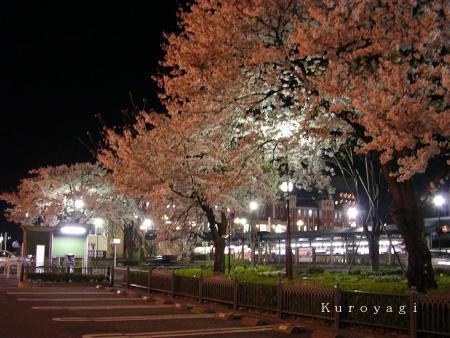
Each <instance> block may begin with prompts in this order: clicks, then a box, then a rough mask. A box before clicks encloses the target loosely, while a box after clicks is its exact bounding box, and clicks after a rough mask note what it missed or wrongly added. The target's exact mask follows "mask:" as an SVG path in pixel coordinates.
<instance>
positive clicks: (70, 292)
mask: <svg viewBox="0 0 450 338" xmlns="http://www.w3.org/2000/svg"><path fill="white" fill-rule="evenodd" d="M6 294H7V295H110V294H111V292H106V291H97V292H96V291H91V292H88V291H69V292H64V291H50V292H43V291H37V292H36V291H32V292H25V291H17V292H7V293H6Z"/></svg>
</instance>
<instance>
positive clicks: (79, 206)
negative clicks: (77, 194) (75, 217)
mask: <svg viewBox="0 0 450 338" xmlns="http://www.w3.org/2000/svg"><path fill="white" fill-rule="evenodd" d="M75 208H77V209H82V208H84V202H83V200H75Z"/></svg>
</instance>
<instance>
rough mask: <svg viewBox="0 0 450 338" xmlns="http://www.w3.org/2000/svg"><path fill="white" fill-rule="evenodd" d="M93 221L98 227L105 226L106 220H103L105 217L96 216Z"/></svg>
mask: <svg viewBox="0 0 450 338" xmlns="http://www.w3.org/2000/svg"><path fill="white" fill-rule="evenodd" d="M93 223H94V226H95V227H96V228H103V225H104V224H105V221H104V220H103V218H100V217H95V218H94V220H93Z"/></svg>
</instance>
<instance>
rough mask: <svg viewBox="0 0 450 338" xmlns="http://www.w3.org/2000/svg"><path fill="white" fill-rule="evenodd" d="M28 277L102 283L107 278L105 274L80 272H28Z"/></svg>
mask: <svg viewBox="0 0 450 338" xmlns="http://www.w3.org/2000/svg"><path fill="white" fill-rule="evenodd" d="M26 279H27V280H29V281H36V282H56V283H100V282H104V281H105V280H106V277H105V276H104V275H92V274H80V273H60V272H44V273H37V272H28V273H27V274H26Z"/></svg>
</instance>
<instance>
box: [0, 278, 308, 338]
mask: <svg viewBox="0 0 450 338" xmlns="http://www.w3.org/2000/svg"><path fill="white" fill-rule="evenodd" d="M0 285H1V286H0V337H4V338H16V337H17V338H19V337H20V338H41V337H42V338H43V337H46V338H47V337H49V338H59V337H61V338H72V337H73V338H75V337H84V338H94V337H97V338H100V337H102V338H106V337H115V338H119V337H134V338H138V337H139V338H144V337H148V338H150V337H152V338H157V337H161V338H162V337H215V338H218V337H237V338H239V337H246V338H247V337H248V338H252V337H255V338H256V337H262V338H264V337H286V336H285V335H283V334H279V333H275V332H273V330H272V326H270V325H267V326H253V327H244V326H241V324H240V321H239V320H228V321H220V320H217V319H215V318H214V313H211V314H209V313H206V314H205V313H203V314H194V313H192V312H191V311H190V310H188V309H177V308H175V306H174V305H171V304H161V305H159V304H155V303H154V302H151V301H144V300H142V299H141V298H136V297H134V298H131V297H127V296H123V295H117V294H114V293H111V292H110V291H106V290H100V289H95V288H75V287H66V288H60V287H58V288H54V287H45V288H44V287H41V288H17V287H15V286H8V285H6V284H5V283H1V284H0ZM308 336H309V335H296V337H308Z"/></svg>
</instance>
